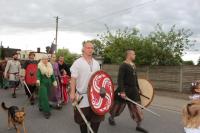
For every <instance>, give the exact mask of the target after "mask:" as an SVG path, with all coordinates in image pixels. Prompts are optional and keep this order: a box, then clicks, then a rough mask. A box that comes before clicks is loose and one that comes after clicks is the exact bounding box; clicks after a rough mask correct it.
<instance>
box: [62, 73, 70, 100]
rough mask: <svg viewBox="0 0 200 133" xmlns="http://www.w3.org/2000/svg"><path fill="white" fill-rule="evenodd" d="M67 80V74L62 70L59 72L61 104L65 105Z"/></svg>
mask: <svg viewBox="0 0 200 133" xmlns="http://www.w3.org/2000/svg"><path fill="white" fill-rule="evenodd" d="M69 80H70V77H69V76H68V75H67V72H66V71H65V70H64V69H62V70H61V88H62V98H63V103H64V104H67V103H68V99H69V95H68V90H67V87H68V85H69Z"/></svg>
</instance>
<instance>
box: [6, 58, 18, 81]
mask: <svg viewBox="0 0 200 133" xmlns="http://www.w3.org/2000/svg"><path fill="white" fill-rule="evenodd" d="M20 70H21V64H20V62H19V61H18V60H16V61H15V60H9V61H8V62H7V64H6V68H5V74H8V76H9V80H10V81H18V80H19V77H18V76H16V74H17V75H19V73H20Z"/></svg>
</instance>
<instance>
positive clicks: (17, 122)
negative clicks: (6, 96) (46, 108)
mask: <svg viewBox="0 0 200 133" xmlns="http://www.w3.org/2000/svg"><path fill="white" fill-rule="evenodd" d="M1 107H2V108H3V109H4V110H6V111H8V129H10V128H11V124H12V125H13V127H14V128H15V129H16V132H17V133H20V127H22V128H23V130H24V133H27V132H26V129H25V126H24V120H25V112H24V108H22V109H19V108H18V107H17V106H11V107H6V105H5V103H4V102H2V103H1Z"/></svg>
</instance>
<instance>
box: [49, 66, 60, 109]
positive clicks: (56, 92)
mask: <svg viewBox="0 0 200 133" xmlns="http://www.w3.org/2000/svg"><path fill="white" fill-rule="evenodd" d="M52 67H53V72H54V75H55V79H56V82H57V84H58V85H57V86H56V87H54V86H53V88H52V89H51V94H50V104H51V106H52V107H54V108H56V109H61V108H62V106H61V103H62V98H61V85H60V70H59V66H58V63H57V62H54V63H52Z"/></svg>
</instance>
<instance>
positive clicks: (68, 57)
mask: <svg viewBox="0 0 200 133" xmlns="http://www.w3.org/2000/svg"><path fill="white" fill-rule="evenodd" d="M56 56H57V57H59V56H64V59H65V62H66V63H68V64H70V65H71V64H72V63H73V62H74V60H75V59H76V58H77V57H78V56H79V55H78V54H74V53H71V52H70V51H69V50H68V49H58V51H57V52H56Z"/></svg>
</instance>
